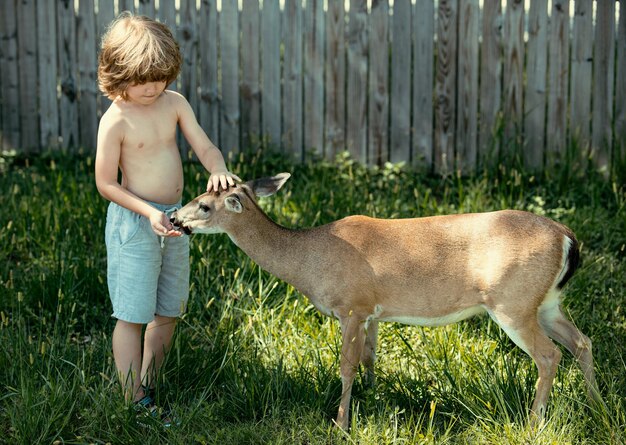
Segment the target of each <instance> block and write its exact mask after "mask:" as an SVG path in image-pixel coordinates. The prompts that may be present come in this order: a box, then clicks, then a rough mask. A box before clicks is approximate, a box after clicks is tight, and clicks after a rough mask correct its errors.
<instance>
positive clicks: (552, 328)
mask: <svg viewBox="0 0 626 445" xmlns="http://www.w3.org/2000/svg"><path fill="white" fill-rule="evenodd" d="M539 323H540V324H541V326H542V327H543V328H544V330H545V331H546V333H547V334H548V335H549V336H550V338H552V339H554V340H556V341H557V342H559V343H561V344H562V345H563V346H565V348H567V350H568V351H569V352H570V353H571V354H572V355H573V356H574V357H575V358H576V360H577V361H578V365H579V366H580V369H581V370H582V372H583V375H584V377H585V383H586V384H587V394H588V396H589V399H590V400H591V401H593V402H596V403H599V404H601V405H602V404H603V403H604V402H603V401H602V397H601V396H600V390H599V389H598V384H597V382H596V376H595V372H594V370H593V354H592V352H591V340H590V339H589V337H587V336H586V335H585V334H583V333H582V332H580V331H579V330H578V329H577V328H576V326H574V324H573V323H572V322H571V321H569V320H568V319H567V317H565V315H564V314H563V312H562V311H561V308H560V307H559V306H558V305H554V306H551V307H547V308H543V307H542V308H540V311H539Z"/></svg>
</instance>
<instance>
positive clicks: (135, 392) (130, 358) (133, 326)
mask: <svg viewBox="0 0 626 445" xmlns="http://www.w3.org/2000/svg"><path fill="white" fill-rule="evenodd" d="M142 326H143V325H141V324H138V323H129V322H127V321H123V320H117V323H116V324H115V329H114V330H113V358H114V360H115V367H116V368H117V373H118V377H119V378H120V381H121V382H122V387H123V388H124V397H125V398H126V400H132V401H137V400H140V399H141V398H142V397H143V396H144V394H143V390H142V388H141V329H142Z"/></svg>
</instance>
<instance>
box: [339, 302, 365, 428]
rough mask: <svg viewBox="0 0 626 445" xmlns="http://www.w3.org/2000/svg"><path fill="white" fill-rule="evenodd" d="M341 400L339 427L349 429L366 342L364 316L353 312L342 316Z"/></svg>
mask: <svg viewBox="0 0 626 445" xmlns="http://www.w3.org/2000/svg"><path fill="white" fill-rule="evenodd" d="M339 321H340V322H341V333H342V345H341V358H340V362H339V364H340V372H341V388H342V389H341V401H340V402H339V411H338V413H337V420H336V423H337V425H338V426H339V427H341V428H343V429H344V430H345V429H348V423H349V420H350V419H349V413H350V397H351V395H352V383H353V382H354V376H355V375H356V372H357V369H358V366H359V361H360V359H361V353H362V352H363V344H364V343H365V329H364V326H363V318H362V317H358V316H357V315H356V314H354V313H353V312H351V313H350V314H349V315H348V316H347V317H341V318H340V320H339Z"/></svg>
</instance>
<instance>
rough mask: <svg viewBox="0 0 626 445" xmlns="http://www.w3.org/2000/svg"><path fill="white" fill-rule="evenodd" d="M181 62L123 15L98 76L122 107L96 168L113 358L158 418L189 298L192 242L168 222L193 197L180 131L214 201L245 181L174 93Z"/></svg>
mask: <svg viewBox="0 0 626 445" xmlns="http://www.w3.org/2000/svg"><path fill="white" fill-rule="evenodd" d="M181 60H182V59H181V55H180V50H179V47H178V44H177V43H176V41H175V40H174V38H173V36H172V34H171V32H170V30H169V29H168V28H167V27H166V26H165V25H163V24H161V23H158V22H156V21H154V20H152V19H149V18H147V17H142V16H133V15H131V14H129V13H123V14H121V15H120V16H119V17H118V18H117V19H116V20H115V21H114V22H113V23H112V24H111V25H110V27H109V29H108V31H107V33H106V35H105V36H104V37H103V39H102V51H101V53H100V56H99V66H98V83H99V86H100V89H101V91H102V92H104V93H105V94H106V95H107V96H108V97H109V98H110V99H111V100H112V101H113V103H112V104H111V106H110V107H109V109H108V110H107V111H106V113H104V115H103V116H102V119H101V121H100V126H99V129H98V147H97V154H96V162H95V164H96V165H95V174H96V185H97V187H98V191H99V192H100V194H101V195H102V196H103V197H104V198H106V199H108V200H109V201H111V203H110V204H109V209H108V213H107V223H106V233H105V238H106V245H107V261H108V265H107V269H108V270H107V277H108V284H109V293H110V298H111V302H112V305H113V317H115V318H117V322H116V325H115V329H114V331H113V357H114V359H115V365H116V368H117V372H118V375H119V376H120V379H121V382H122V386H123V388H124V393H125V397H126V399H127V400H132V401H135V402H140V404H141V405H142V406H146V407H148V408H151V407H153V406H154V402H153V400H152V396H151V394H150V393H151V390H152V389H153V388H154V385H155V383H156V374H157V372H158V370H159V368H160V366H161V364H162V363H163V359H164V355H165V353H166V352H167V350H168V348H169V347H170V344H171V341H172V336H173V334H174V327H175V325H176V320H177V317H179V316H180V315H181V314H182V312H183V311H184V309H185V306H186V303H187V298H188V294H189V239H188V237H183V236H181V233H180V232H178V231H176V230H174V228H173V227H172V225H171V224H170V222H169V216H168V212H172V211H173V210H174V209H175V208H176V207H179V206H180V202H181V197H182V191H183V169H182V161H181V157H180V153H179V150H178V147H177V146H176V128H177V125H178V126H180V129H181V131H182V133H183V135H184V136H185V138H186V140H187V141H188V142H189V144H190V145H191V147H192V149H193V150H194V152H195V154H196V155H197V157H198V159H199V160H200V162H201V163H202V165H203V166H204V167H205V168H206V169H207V170H208V171H209V172H210V173H211V175H210V177H209V180H208V185H207V191H210V190H212V189H214V190H218V189H219V188H220V187H222V188H224V189H226V188H228V187H229V186H232V185H234V184H235V180H240V179H239V178H238V177H237V176H235V175H234V174H232V173H230V172H229V171H228V169H227V168H226V164H225V162H224V158H223V157H222V154H221V153H220V151H219V150H218V149H217V147H215V145H213V144H212V143H211V141H210V140H209V138H208V137H207V135H206V134H205V133H204V131H203V130H202V128H201V127H200V126H199V125H198V123H197V121H196V117H195V115H194V113H193V110H192V109H191V107H190V106H189V103H188V102H187V100H186V99H185V98H184V97H183V96H181V95H180V94H178V93H176V92H174V91H170V90H166V89H165V88H166V87H167V85H169V84H170V83H171V82H172V81H174V80H175V79H176V77H177V76H178V74H179V72H180V67H181ZM118 171H121V182H118ZM144 325H147V326H146V329H145V335H144V336H143V343H144V344H143V354H142V329H143V326H144Z"/></svg>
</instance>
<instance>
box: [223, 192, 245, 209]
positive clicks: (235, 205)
mask: <svg viewBox="0 0 626 445" xmlns="http://www.w3.org/2000/svg"><path fill="white" fill-rule="evenodd" d="M224 205H225V206H226V210H228V211H229V212H235V213H241V212H243V206H242V205H241V201H239V196H237V195H231V196H229V197H227V198H226V199H225V200H224Z"/></svg>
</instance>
